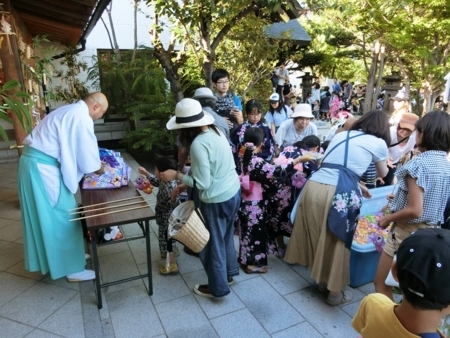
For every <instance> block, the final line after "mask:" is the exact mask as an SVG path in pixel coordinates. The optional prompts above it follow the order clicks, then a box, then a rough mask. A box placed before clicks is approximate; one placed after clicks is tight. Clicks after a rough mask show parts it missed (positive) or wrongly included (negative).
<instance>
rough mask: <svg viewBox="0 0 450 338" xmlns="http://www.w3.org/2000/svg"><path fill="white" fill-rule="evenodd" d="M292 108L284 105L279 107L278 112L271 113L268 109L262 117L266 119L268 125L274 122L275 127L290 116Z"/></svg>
mask: <svg viewBox="0 0 450 338" xmlns="http://www.w3.org/2000/svg"><path fill="white" fill-rule="evenodd" d="M291 114H292V109H291V108H289V107H288V106H286V105H285V106H284V107H283V108H281V110H280V112H279V113H278V112H274V113H273V114H272V113H271V112H270V111H268V112H267V113H266V115H265V116H264V119H265V120H266V123H267V125H268V126H269V127H270V125H271V124H272V123H275V127H277V128H278V127H279V126H280V125H281V123H283V122H284V121H286V120H288V119H290V118H291Z"/></svg>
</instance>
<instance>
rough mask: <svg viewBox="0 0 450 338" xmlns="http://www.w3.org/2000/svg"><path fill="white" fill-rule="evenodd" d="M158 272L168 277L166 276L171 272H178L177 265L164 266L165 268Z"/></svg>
mask: <svg viewBox="0 0 450 338" xmlns="http://www.w3.org/2000/svg"><path fill="white" fill-rule="evenodd" d="M159 272H160V273H161V274H162V275H168V274H171V273H173V272H178V264H177V263H174V264H170V265H168V266H167V265H166V266H165V267H163V268H161V269H159Z"/></svg>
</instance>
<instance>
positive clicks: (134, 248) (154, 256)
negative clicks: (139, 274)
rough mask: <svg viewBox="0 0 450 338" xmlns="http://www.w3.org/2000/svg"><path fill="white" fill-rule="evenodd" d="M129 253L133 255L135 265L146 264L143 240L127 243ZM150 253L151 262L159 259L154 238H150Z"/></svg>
mask: <svg viewBox="0 0 450 338" xmlns="http://www.w3.org/2000/svg"><path fill="white" fill-rule="evenodd" d="M128 245H129V246H130V249H131V252H132V253H133V257H134V260H135V261H136V264H138V265H139V264H144V263H147V249H146V247H145V239H144V238H141V239H136V240H134V241H130V242H128ZM150 253H151V260H152V262H154V261H158V260H160V259H161V253H160V252H159V246H158V239H157V238H156V237H155V236H151V237H150Z"/></svg>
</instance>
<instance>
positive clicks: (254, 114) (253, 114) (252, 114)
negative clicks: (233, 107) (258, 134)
mask: <svg viewBox="0 0 450 338" xmlns="http://www.w3.org/2000/svg"><path fill="white" fill-rule="evenodd" d="M258 115H261V113H251V114H248V116H258Z"/></svg>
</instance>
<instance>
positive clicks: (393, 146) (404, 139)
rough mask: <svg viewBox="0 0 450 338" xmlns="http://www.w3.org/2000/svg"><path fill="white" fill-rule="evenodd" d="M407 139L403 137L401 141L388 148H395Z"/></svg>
mask: <svg viewBox="0 0 450 338" xmlns="http://www.w3.org/2000/svg"><path fill="white" fill-rule="evenodd" d="M407 139H409V136H408V137H405V138H404V139H403V140H400V141H398V142H397V143H394V144H391V145H390V146H389V148H393V147H395V146H398V145H399V144H400V143H403V142H404V141H406V140H407Z"/></svg>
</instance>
